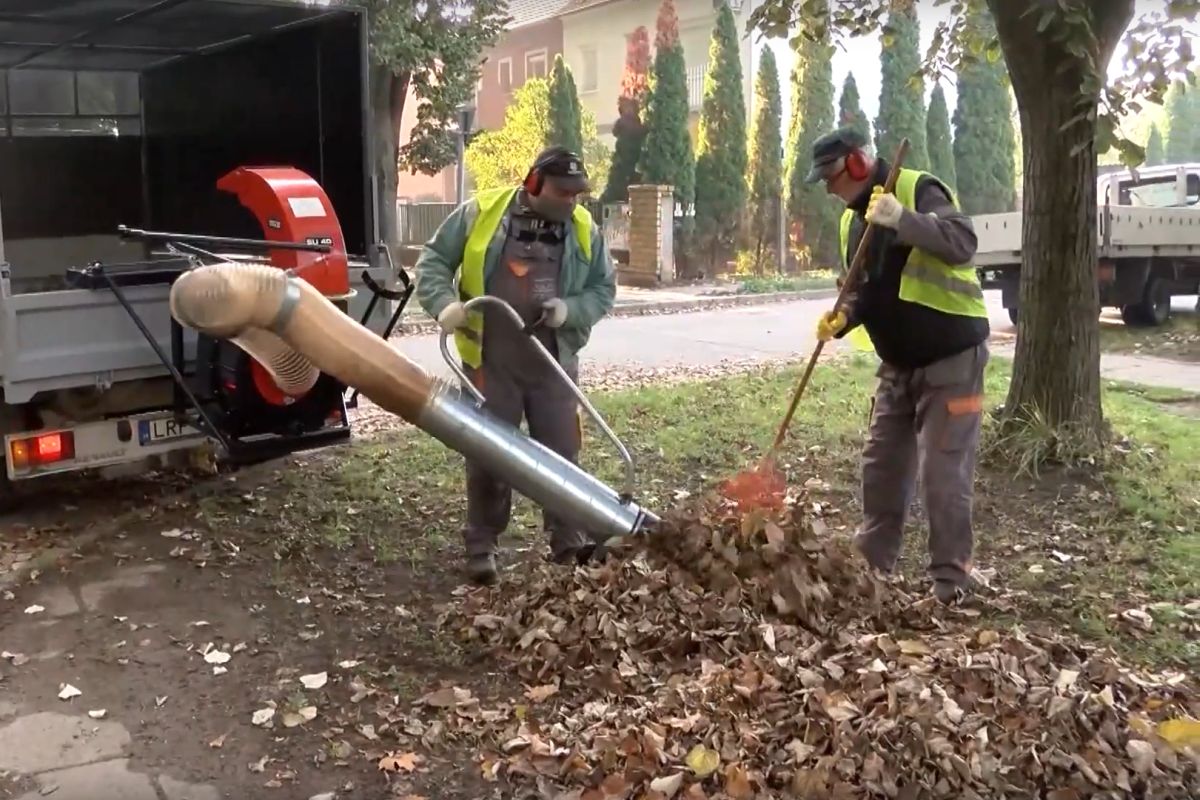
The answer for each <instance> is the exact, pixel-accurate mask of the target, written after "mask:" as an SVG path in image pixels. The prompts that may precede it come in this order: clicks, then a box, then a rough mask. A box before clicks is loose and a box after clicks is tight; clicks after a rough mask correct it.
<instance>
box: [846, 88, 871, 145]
mask: <svg viewBox="0 0 1200 800" xmlns="http://www.w3.org/2000/svg"><path fill="white" fill-rule="evenodd" d="M838 127H839V128H850V129H852V130H856V131H858V132H859V133H861V134H862V137H863V138H864V139H866V140H867V141H868V142H869V141H871V121H870V120H869V119H867V115H866V114H865V113H863V110H862V100H861V99H860V98H859V95H858V83H857V82H856V81H855V80H854V73H853V72H847V73H846V80H844V81H842V98H841V100H839V101H838Z"/></svg>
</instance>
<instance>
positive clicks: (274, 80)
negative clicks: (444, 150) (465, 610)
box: [0, 0, 411, 502]
mask: <svg viewBox="0 0 1200 800" xmlns="http://www.w3.org/2000/svg"><path fill="white" fill-rule="evenodd" d="M367 58H368V50H367V19H366V12H365V11H364V9H362V8H361V7H355V6H351V5H349V4H339V5H335V6H330V5H328V4H314V3H309V4H301V3H295V2H283V1H282V0H222V1H221V2H209V1H208V0H169V1H166V2H164V0H89V2H87V3H66V4H63V3H50V4H45V5H42V4H40V3H21V4H18V8H17V9H16V10H9V9H7V8H6V9H5V11H4V13H2V14H0V434H2V435H3V444H4V449H3V452H2V453H0V458H2V459H3V462H4V469H3V470H0V485H2V487H0V496H2V497H3V501H4V502H7V500H8V499H9V494H11V489H12V482H14V481H19V480H24V479H27V478H34V477H38V476H42V475H49V474H54V473H64V472H68V473H69V472H72V471H76V470H93V469H95V470H98V471H100V472H105V471H111V470H114V469H115V470H120V471H129V470H130V469H134V470H136V469H141V468H145V467H153V466H156V465H158V464H160V463H162V462H163V461H170V460H176V459H174V458H171V457H173V456H177V455H181V454H186V453H187V451H189V450H194V449H197V448H198V447H202V446H207V445H208V444H210V443H215V444H216V445H218V447H217V453H218V456H221V457H224V458H227V459H228V460H230V461H232V462H236V463H253V462H255V461H260V460H264V459H267V458H271V457H275V456H278V455H282V454H286V453H288V452H293V451H295V450H299V449H306V448H311V447H318V446H321V445H324V444H329V443H333V442H338V441H344V440H345V439H346V438H348V436H349V430H350V420H349V417H348V415H347V413H346V408H347V407H348V406H350V407H352V406H353V405H354V399H355V398H354V397H353V396H351V397H350V398H347V397H346V396H345V392H346V387H343V386H341V385H339V384H337V382H336V381H333V380H332V378H331V377H330V376H322V379H321V380H320V381H318V383H317V385H316V386H315V387H313V388H312V390H311V391H310V392H308V393H307V394H306V395H304V396H301V397H290V396H289V397H282V396H279V393H278V392H276V391H273V389H272V387H271V386H266V385H264V382H263V380H262V372H261V367H260V366H259V365H257V364H256V362H253V360H252V359H250V358H249V357H248V356H247V355H246V354H245V353H243V352H242V351H240V350H238V349H237V348H235V347H232V346H231V345H230V344H229V343H228V342H220V341H214V340H209V339H207V338H206V337H203V336H200V337H198V336H197V335H196V334H195V332H194V331H191V330H185V329H183V328H182V326H180V325H179V324H178V323H177V322H175V321H174V320H173V319H172V318H171V316H170V314H169V310H168V305H167V298H168V293H169V291H170V287H171V284H172V282H173V280H174V279H175V278H176V277H178V275H180V274H181V273H182V272H183V271H184V270H187V269H190V268H192V267H194V266H196V265H197V264H200V263H209V262H211V261H213V260H214V259H215V260H236V259H239V258H248V257H255V258H259V259H263V260H266V259H270V260H271V261H274V262H275V263H277V264H280V265H282V266H284V267H287V266H288V265H291V267H292V268H295V267H296V264H297V263H299V262H298V259H303V258H305V257H307V258H308V261H305V262H304V263H305V264H310V265H311V264H312V263H315V260H319V259H326V258H328V259H332V260H330V261H328V262H322V263H321V264H318V265H317V267H319V268H320V269H325V268H327V267H328V268H329V269H331V270H333V274H336V272H337V270H338V269H340V270H341V272H340V275H341V279H342V281H343V282H344V283H345V284H346V288H345V289H343V290H342V292H341V295H340V298H339V300H338V301H337V302H339V303H340V304H341V306H340V307H342V309H343V311H345V312H346V313H348V314H350V315H352V316H353V317H354V318H355V319H359V320H360V321H363V322H364V324H366V325H367V326H368V327H370V328H371V329H372V330H375V331H376V332H380V331H383V335H384V336H386V335H387V334H388V333H389V332H390V328H391V326H393V325H394V324H395V321H396V319H397V318H398V317H399V313H400V311H401V310H402V308H403V305H404V303H405V302H406V301H407V300H408V297H409V295H410V294H411V284H410V283H409V282H408V279H407V276H406V275H405V274H404V273H403V270H398V269H397V268H396V267H395V266H394V265H393V264H392V260H391V257H390V254H389V252H388V250H387V248H386V247H385V246H383V245H382V244H381V242H380V236H379V214H378V209H377V206H376V201H375V198H376V191H375V187H374V185H373V181H372V177H371V176H372V174H373V170H372V168H371V166H372V165H371V155H370V154H371V152H372V150H371V144H372V139H373V136H374V132H373V131H374V129H373V126H372V125H371V123H370V112H369V98H370V89H369V86H368V68H367V66H368V62H367ZM259 167H264V168H265V169H259ZM279 168H282V171H280V169H279ZM272 170H275V171H272ZM287 170H292V171H291V172H287ZM300 174H302V175H303V176H307V178H308V179H309V180H308V181H307V184H306V185H308V186H310V187H312V188H313V191H312V192H310V194H315V195H319V196H320V199H318V198H317V197H290V198H289V197H285V196H284V194H283V193H284V192H286V191H293V190H294V189H295V187H296V184H297V181H295V180H294V179H292V178H287V177H286V176H296V175H300ZM264 175H265V176H268V177H264ZM279 175H284V176H285V179H283V180H276V181H275V182H274V183H271V181H270V180H268V178H269V177H270V176H276V177H277V176H279ZM299 183H301V184H304V183H305V182H304V181H299ZM270 186H274V187H275V189H276V190H277V193H278V196H277V197H275V196H272V190H271V189H270V188H266V187H270ZM288 186H290V187H291V188H290V189H289V188H287V187H288ZM280 187H283V188H280ZM289 203H290V204H291V205H290V207H289V205H288V204H289ZM322 203H324V206H323V205H322ZM289 208H290V210H289ZM272 209H282V213H278V212H277V211H276V210H272ZM305 225H307V228H305ZM301 229H304V230H309V231H310V234H311V231H315V230H319V234H320V235H306V236H302V237H298V238H299V240H297V238H296V237H294V236H293V234H294V232H295V231H296V230H301ZM170 231H185V232H189V233H186V234H185V233H178V234H177V233H170ZM289 236H293V238H289ZM268 240H269V241H268ZM305 268H308V267H305ZM402 285H403V286H406V287H407V291H406V292H402V291H398V287H400V286H402ZM327 294H328V293H327ZM381 298H384V299H387V300H389V301H391V302H384V303H380V302H379V300H380V299H381ZM397 301H398V303H399V307H396V303H397ZM389 312H394V313H389ZM389 317H390V321H389ZM268 380H269V378H268Z"/></svg>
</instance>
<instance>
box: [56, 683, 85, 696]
mask: <svg viewBox="0 0 1200 800" xmlns="http://www.w3.org/2000/svg"><path fill="white" fill-rule="evenodd" d="M81 694H83V692H81V691H79V690H78V689H76V688H75V687H74V686H72V685H71V684H69V683H62V684H59V690H58V699H59V700H70V699H71V698H72V697H79V696H80V695H81Z"/></svg>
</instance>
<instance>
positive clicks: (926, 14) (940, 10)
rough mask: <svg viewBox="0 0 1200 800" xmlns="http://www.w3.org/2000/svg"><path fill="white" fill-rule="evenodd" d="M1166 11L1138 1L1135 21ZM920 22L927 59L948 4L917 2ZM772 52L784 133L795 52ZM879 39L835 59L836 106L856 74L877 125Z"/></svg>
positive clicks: (851, 42)
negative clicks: (850, 77)
mask: <svg viewBox="0 0 1200 800" xmlns="http://www.w3.org/2000/svg"><path fill="white" fill-rule="evenodd" d="M1165 7H1166V2H1165V0H1137V3H1136V8H1137V11H1136V14H1135V19H1136V18H1137V17H1138V16H1141V15H1142V14H1144V13H1147V12H1152V11H1159V12H1161V11H1163V10H1164V9H1165ZM917 8H918V11H917V18H918V20H919V21H920V30H921V56H922V57H924V54H925V49H926V48H927V47H928V46H929V43H930V41H931V40H932V38H933V32H934V28H935V27H936V26H937V24H938V22H940V21H944V20H948V19H949V17H950V9H949V4H946V5H942V6H934V5H933V3H932V2H930V0H919V1H918V6H917ZM764 41H765V40H758V42H757V44H756V45H755V61H756V62H757V60H758V57H759V53H760V52H761V50H762V45H763V43H764ZM769 44H770V47H771V49H772V50H773V51H774V53H775V59H776V61H777V63H778V64H779V72H780V84H781V86H780V90H781V92H782V94H783V108H784V123H783V126H784V130H785V132H786V130H787V126H788V119H789V118H790V116H791V111H790V109H791V105H790V98H789V96H790V94H791V82H790V75H791V70H792V51H791V49H790V48H789V47H788V45H787V42H785V41H783V40H782V39H779V40H769ZM880 51H881V47H880V43H879V35H878V34H874V35H871V36H862V37H856V38H853V39H852V38H849V37H844V38H843V39H842V40H841V43H840V46H839V47H838V50H837V52H836V54H835V55H834V57H833V81H834V103H835V107H836V103H837V102H838V101H839V100H840V99H841V93H842V82H843V81H844V80H845V79H846V73H847V72H848V71H853V72H854V80H855V82H856V83H857V84H858V92H859V96H860V98H861V102H862V107H863V111H864V112H865V113H866V115H867V117H868V118H870V119H871V121H872V124H874V120H875V116H876V114H877V113H878V111H879V82H880V71H879V56H880ZM1123 60H1124V48H1123V47H1121V48H1119V49H1118V50H1117V52H1116V54H1115V55H1114V56H1113V60H1112V62H1111V63H1110V64H1109V75H1110V76H1111V77H1115V76H1118V75H1120V73H1121V72H1122V71H1123V66H1122V62H1123ZM942 87H943V91H945V92H946V102H947V103H948V104H949V106H950V113H951V115H953V113H954V105H955V102H956V100H957V96H956V92H955V88H954V83H953V81H952V80H943V81H942ZM932 91H933V85H932V84H931V83H929V82H926V85H925V96H926V102H927V103H928V99H929V94H930V93H931V92H932Z"/></svg>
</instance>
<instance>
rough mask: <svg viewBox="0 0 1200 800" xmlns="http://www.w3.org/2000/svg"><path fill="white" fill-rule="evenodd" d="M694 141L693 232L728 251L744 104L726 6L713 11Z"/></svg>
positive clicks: (741, 176)
mask: <svg viewBox="0 0 1200 800" xmlns="http://www.w3.org/2000/svg"><path fill="white" fill-rule="evenodd" d="M698 134H699V135H698V136H697V142H696V231H697V233H698V234H700V236H701V237H702V239H703V240H705V241H708V242H712V243H713V244H715V245H719V246H720V247H713V248H711V249H710V250H709V253H710V255H711V256H712V257H713V258H716V257H717V255H718V254H719V253H718V250H719V249H720V248H721V247H723V248H725V249H729V248H731V247H732V246H733V245H734V244H735V241H736V239H737V234H738V230H739V228H740V223H741V221H742V218H743V215H744V214H745V210H746V208H745V207H746V180H745V179H746V102H745V97H744V96H743V94H742V62H741V55H740V53H739V51H738V35H737V23H736V22H735V21H734V18H733V12H732V11H731V10H730V8H729V4H728V3H726V2H722V3H721V7H720V9H718V11H717V22H716V25H715V26H714V27H713V32H712V38H711V40H710V42H709V48H708V74H707V75H706V76H705V78H704V104H703V106H702V107H701V112H700V127H699V131H698Z"/></svg>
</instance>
